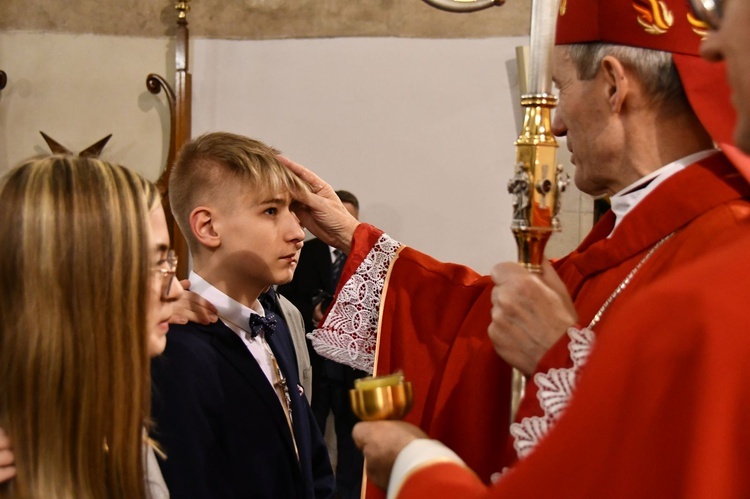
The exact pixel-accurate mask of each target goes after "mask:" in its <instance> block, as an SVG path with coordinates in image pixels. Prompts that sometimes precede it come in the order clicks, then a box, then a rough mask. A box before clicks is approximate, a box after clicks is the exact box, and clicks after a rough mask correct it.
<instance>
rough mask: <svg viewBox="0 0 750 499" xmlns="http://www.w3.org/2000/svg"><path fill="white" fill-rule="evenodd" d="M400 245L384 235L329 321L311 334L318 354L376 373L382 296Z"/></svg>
mask: <svg viewBox="0 0 750 499" xmlns="http://www.w3.org/2000/svg"><path fill="white" fill-rule="evenodd" d="M399 246H400V243H399V242H398V241H396V240H394V239H392V238H391V237H390V236H388V235H387V234H383V235H382V236H380V239H378V241H377V242H376V243H375V245H374V246H373V247H372V249H371V250H370V252H369V253H368V254H367V256H366V257H365V259H364V260H363V261H362V263H361V264H360V266H359V267H358V268H357V270H356V272H355V273H354V274H353V275H352V276H351V277H350V278H349V279H348V280H347V281H346V283H345V284H344V285H343V286H342V288H341V291H339V294H338V295H337V296H336V301H334V303H333V306H332V307H331V311H330V312H329V313H328V316H327V317H326V320H325V321H324V322H323V324H322V325H321V326H320V327H319V328H317V329H315V330H313V332H312V333H310V334H308V335H307V337H308V338H309V339H310V341H311V342H312V345H313V348H314V349H315V351H316V352H318V354H320V355H322V356H323V357H326V358H327V359H331V360H333V361H335V362H338V363H340V364H345V365H347V366H350V367H353V368H355V369H359V370H361V371H366V372H368V373H372V369H373V365H374V363H375V347H376V345H377V332H378V316H379V313H380V301H381V295H382V293H383V286H384V285H385V278H386V275H387V274H388V269H389V268H390V266H391V262H392V261H393V259H394V258H395V256H396V253H397V251H398V248H399Z"/></svg>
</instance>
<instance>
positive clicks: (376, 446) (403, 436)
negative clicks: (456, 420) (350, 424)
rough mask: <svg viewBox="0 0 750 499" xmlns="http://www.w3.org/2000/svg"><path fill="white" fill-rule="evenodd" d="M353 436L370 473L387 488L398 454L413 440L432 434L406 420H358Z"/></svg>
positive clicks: (372, 479) (368, 475) (383, 487)
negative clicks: (359, 421)
mask: <svg viewBox="0 0 750 499" xmlns="http://www.w3.org/2000/svg"><path fill="white" fill-rule="evenodd" d="M352 437H353V438H354V443H355V444H357V447H359V448H360V449H361V450H362V454H363V455H364V456H365V468H366V470H367V477H368V478H369V479H370V480H371V481H372V482H373V483H374V484H375V485H377V486H378V487H380V488H381V489H384V490H385V489H386V488H387V487H388V481H389V480H390V478H391V471H392V470H393V463H394V462H395V461H396V458H397V457H398V454H399V453H400V452H401V451H402V450H403V449H404V447H406V446H407V445H408V444H409V443H411V442H412V441H413V440H416V439H418V438H428V437H427V434H426V433H425V432H423V431H422V430H420V429H419V428H417V427H416V426H414V425H413V424H409V423H404V422H403V421H366V422H361V423H357V424H356V425H355V426H354V431H352Z"/></svg>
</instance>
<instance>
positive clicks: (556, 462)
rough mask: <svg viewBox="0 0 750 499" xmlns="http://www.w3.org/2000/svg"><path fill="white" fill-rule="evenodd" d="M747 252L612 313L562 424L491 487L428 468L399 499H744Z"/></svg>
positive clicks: (707, 257)
mask: <svg viewBox="0 0 750 499" xmlns="http://www.w3.org/2000/svg"><path fill="white" fill-rule="evenodd" d="M664 249H666V248H664ZM748 252H750V235H745V236H744V237H742V238H740V239H738V240H735V241H733V242H731V243H729V244H728V246H726V247H725V248H720V249H716V250H715V251H710V252H707V253H705V254H703V255H701V256H699V257H697V258H696V259H695V260H693V261H691V262H687V263H685V264H684V265H682V266H681V267H680V268H676V269H673V270H671V271H667V272H666V273H665V274H664V275H663V276H661V278H659V279H658V280H656V281H654V282H653V284H652V285H644V286H642V287H641V289H640V291H639V292H638V293H637V294H630V295H629V296H623V297H622V301H621V302H620V304H619V306H614V305H613V307H612V310H611V311H610V312H609V316H608V318H607V321H606V323H602V324H601V327H600V329H599V334H598V335H597V339H596V340H595V344H594V348H593V354H592V355H591V357H590V360H589V361H588V363H587V364H586V365H585V367H584V368H583V370H582V372H581V374H580V377H579V379H578V384H577V387H576V389H575V394H574V396H573V397H572V398H571V399H570V404H569V405H568V407H567V409H566V411H565V413H564V414H563V415H562V416H561V418H560V419H559V421H558V422H557V424H556V426H555V428H554V429H553V430H552V431H551V432H550V433H549V434H548V435H547V437H546V438H545V439H544V440H543V441H542V442H541V443H540V444H539V445H538V447H537V448H536V449H535V450H534V451H533V452H532V453H531V454H530V455H529V456H528V457H527V458H525V459H523V460H521V461H520V462H519V463H518V464H517V465H516V466H515V467H514V468H513V469H512V470H511V471H510V472H509V473H508V474H507V475H506V476H504V477H503V478H502V479H501V480H500V481H499V482H498V483H497V484H495V485H494V486H492V487H487V486H486V485H485V484H484V483H482V482H481V481H480V480H479V479H477V478H476V476H475V475H474V474H473V473H471V471H469V470H467V469H466V468H463V467H461V466H458V465H454V464H437V465H433V466H429V467H426V468H423V469H421V470H418V471H416V472H415V473H413V474H412V475H410V476H409V477H408V478H407V479H406V481H405V482H404V484H403V486H402V488H401V490H400V493H399V495H398V497H399V498H400V499H412V498H428V497H461V498H504V497H507V498H514V499H517V498H525V497H528V498H535V499H539V498H547V497H549V498H560V497H575V498H592V499H594V498H596V499H598V498H602V497H607V498H623V499H632V498H635V497H681V498H686V499H698V498H706V499H707V498H715V497H721V498H737V499H739V498H746V497H750V474H748V472H747V467H748V463H750V425H748V424H747V422H748V414H750V383H748V379H750V362H748V359H750V340H749V339H748V338H749V337H748V330H749V328H748V324H749V323H750V320H748V313H747V309H748V290H749V289H750V288H749V286H750V284H749V283H750V259H748ZM634 311H637V312H635V313H634Z"/></svg>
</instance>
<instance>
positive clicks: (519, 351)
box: [487, 260, 578, 376]
mask: <svg viewBox="0 0 750 499" xmlns="http://www.w3.org/2000/svg"><path fill="white" fill-rule="evenodd" d="M492 280H493V281H494V282H495V287H494V289H493V290H492V322H491V323H490V326H489V327H488V328H487V332H488V333H489V336H490V340H491V341H492V344H493V346H494V347H495V351H496V352H497V353H498V355H500V357H502V358H503V359H504V360H505V361H506V362H507V363H508V364H510V365H511V366H513V367H515V368H516V369H518V370H519V371H521V372H522V373H523V374H525V375H526V376H530V375H531V374H533V373H534V371H535V369H536V366H537V364H538V363H539V361H540V360H541V358H542V357H543V356H544V354H545V353H546V352H547V350H549V348H550V347H551V346H552V345H553V344H555V343H556V342H557V340H558V339H560V337H561V336H562V335H564V334H565V332H566V331H567V330H568V328H569V327H571V326H573V325H574V324H576V322H577V321H578V314H577V313H576V310H575V307H574V306H573V300H572V299H571V298H570V295H568V291H567V289H566V288H565V285H564V284H563V282H562V281H561V280H560V277H559V276H558V275H557V272H555V270H554V269H553V268H552V265H550V264H549V262H547V261H546V260H545V261H544V262H543V264H542V273H541V274H537V273H532V272H529V271H527V270H526V269H525V268H523V267H522V266H521V265H519V264H517V263H513V262H506V263H500V264H497V265H495V267H494V268H493V269H492Z"/></svg>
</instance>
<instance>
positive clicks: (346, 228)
mask: <svg viewBox="0 0 750 499" xmlns="http://www.w3.org/2000/svg"><path fill="white" fill-rule="evenodd" d="M277 158H278V159H279V161H281V163H282V164H283V165H284V166H286V167H287V168H289V170H291V171H292V172H293V173H294V174H295V175H297V176H298V177H299V178H300V179H302V180H303V181H304V182H306V183H307V184H309V185H310V189H311V192H303V193H300V195H299V196H298V197H297V198H296V199H295V201H297V203H299V204H300V205H301V207H300V208H298V209H296V210H295V213H296V214H297V217H298V218H299V219H300V222H302V225H304V226H305V227H307V228H308V229H309V230H310V232H312V233H313V234H314V235H315V236H316V237H317V238H318V239H320V240H322V241H323V242H324V243H326V244H328V245H330V246H333V247H334V248H338V249H340V250H341V251H343V252H344V253H346V254H347V255H348V254H349V251H350V250H351V246H352V237H353V236H354V231H355V229H356V228H357V226H358V225H359V221H358V220H357V219H356V218H354V217H353V216H352V214H351V213H349V212H348V211H347V209H346V208H345V207H344V204H343V203H342V202H341V200H340V199H339V197H338V196H337V195H336V191H334V190H333V188H332V187H331V186H330V185H329V184H327V183H326V182H325V181H324V180H323V179H321V178H320V177H318V176H317V175H316V174H315V173H313V172H312V171H310V170H308V169H307V168H305V167H304V166H302V165H300V164H299V163H295V162H294V161H292V160H290V159H289V158H286V157H284V156H277Z"/></svg>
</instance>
